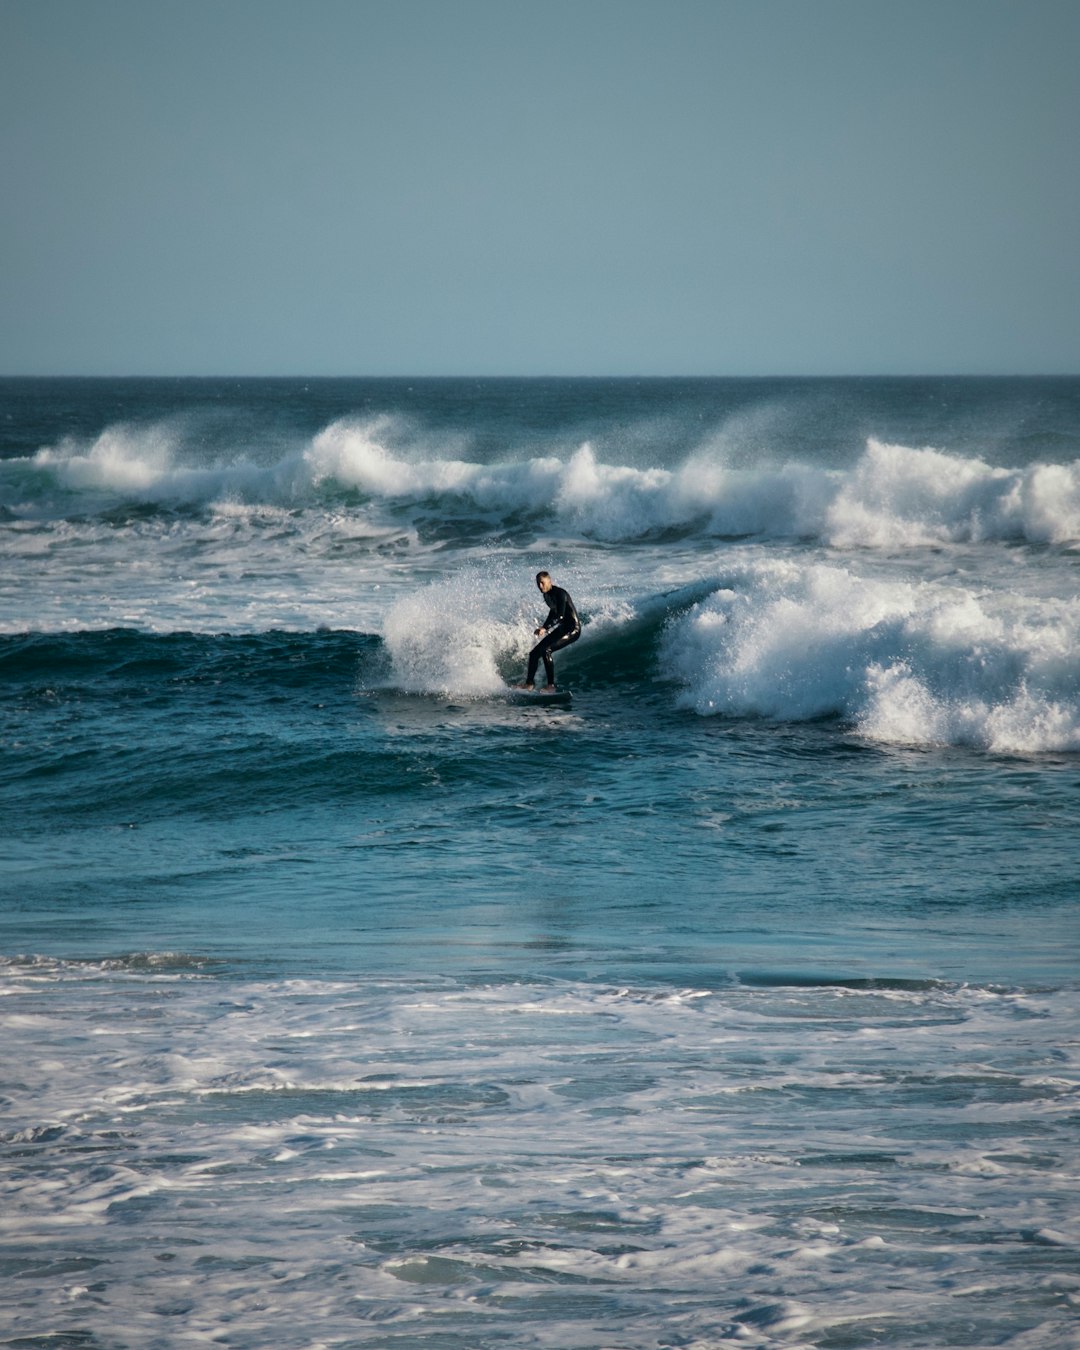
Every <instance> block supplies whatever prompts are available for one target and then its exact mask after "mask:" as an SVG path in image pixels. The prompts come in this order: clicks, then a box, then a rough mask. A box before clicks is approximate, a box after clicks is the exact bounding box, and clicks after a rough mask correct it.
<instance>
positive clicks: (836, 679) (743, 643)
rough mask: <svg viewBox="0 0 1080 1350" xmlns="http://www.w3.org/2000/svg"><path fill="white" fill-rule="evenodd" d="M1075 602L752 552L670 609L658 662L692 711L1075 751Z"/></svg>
mask: <svg viewBox="0 0 1080 1350" xmlns="http://www.w3.org/2000/svg"><path fill="white" fill-rule="evenodd" d="M1078 651H1080V600H1078V599H1073V600H1068V601H1066V600H1047V599H1043V600H1040V601H1038V602H1032V601H1030V600H1029V601H1027V602H1026V603H1025V604H1024V605H1021V604H1020V603H1018V602H1010V601H1009V600H1008V599H1005V598H1002V597H998V599H997V600H996V602H995V603H993V604H992V603H991V601H990V600H989V599H988V598H986V597H983V596H980V595H979V594H977V593H976V592H974V591H967V590H964V589H962V588H958V587H956V586H945V585H939V584H937V583H931V582H918V583H916V582H907V581H898V580H892V581H886V580H870V579H866V578H862V577H857V576H855V575H853V574H852V573H851V572H849V571H848V570H847V569H845V568H842V567H832V566H826V565H821V564H818V565H814V566H809V567H799V566H796V565H795V564H794V563H791V562H779V561H776V562H773V561H768V562H762V563H758V564H755V565H751V566H748V567H746V568H744V569H742V570H740V571H739V572H738V573H736V574H733V575H732V576H731V577H730V578H728V579H727V584H726V585H723V586H720V587H718V588H717V589H716V590H714V591H713V593H712V594H711V595H710V596H709V597H708V598H707V599H704V600H702V601H699V602H698V603H696V604H694V605H692V606H690V607H689V608H688V609H687V610H685V611H684V612H682V613H678V614H675V615H673V616H672V618H671V620H670V622H669V624H668V626H667V629H666V631H665V633H664V636H663V638H662V641H661V646H660V669H661V672H662V673H663V674H664V675H665V676H666V677H667V678H669V679H672V680H675V681H677V682H678V683H679V684H681V685H682V686H683V693H682V695H681V701H682V702H683V703H684V704H685V706H687V707H690V708H693V709H694V710H695V711H697V712H699V713H702V714H706V715H707V714H717V713H726V714H729V715H741V716H745V715H756V716H764V717H771V718H776V719H779V720H785V721H805V720H810V719H814V718H819V717H829V716H837V717H842V718H845V719H848V720H850V721H851V722H852V723H853V724H854V725H855V726H856V727H857V728H858V730H859V731H860V732H862V733H863V734H864V735H866V736H867V737H869V738H871V739H874V740H878V741H883V742H889V743H893V744H909V745H927V744H949V745H970V746H975V747H978V748H980V749H985V750H989V751H992V752H999V753H1005V754H1037V753H1042V752H1047V751H1062V750H1067V751H1075V750H1080V665H1078V663H1077V660H1076V653H1077V652H1078Z"/></svg>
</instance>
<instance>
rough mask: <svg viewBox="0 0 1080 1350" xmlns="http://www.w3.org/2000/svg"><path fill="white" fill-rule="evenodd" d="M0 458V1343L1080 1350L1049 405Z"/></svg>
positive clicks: (1060, 399)
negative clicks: (533, 641) (529, 696)
mask: <svg viewBox="0 0 1080 1350" xmlns="http://www.w3.org/2000/svg"><path fill="white" fill-rule="evenodd" d="M0 452H2V455H3V457H2V458H0V549H2V551H3V557H4V567H3V569H2V571H0V596H2V597H3V608H2V611H0V614H2V624H0V630H2V631H0V681H2V703H0V746H2V758H0V801H2V804H3V819H4V831H3V841H2V843H0V888H2V900H0V954H2V955H0V981H2V983H0V989H2V992H3V994H4V997H3V999H2V1000H0V1017H3V1020H4V1037H3V1050H2V1051H0V1056H2V1061H3V1063H2V1084H3V1086H2V1089H0V1090H2V1099H3V1108H4V1123H3V1125H2V1127H0V1129H2V1150H3V1155H4V1169H5V1170H4V1177H3V1181H2V1185H3V1204H2V1205H0V1214H2V1216H3V1217H2V1218H0V1233H2V1250H0V1282H2V1283H3V1284H4V1286H5V1291H4V1294H5V1296H4V1300H3V1304H4V1306H5V1308H6V1309H7V1310H8V1311H7V1312H5V1313H4V1314H3V1317H4V1318H6V1323H4V1322H0V1327H4V1330H5V1333H6V1335H7V1337H8V1341H7V1343H34V1344H37V1343H42V1344H45V1343H55V1344H79V1345H88V1346H94V1345H101V1346H112V1345H127V1344H132V1345H134V1344H140V1345H143V1344H173V1343H176V1344H184V1343H190V1342H191V1341H193V1340H195V1339H208V1340H214V1341H216V1342H217V1343H221V1344H229V1345H244V1346H252V1347H255V1346H264V1345H267V1344H275V1345H277V1344H280V1345H283V1346H316V1345H335V1346H337V1345H353V1344H356V1345H365V1346H383V1345H385V1346H403V1347H404V1346H409V1347H412V1346H417V1347H419V1346H431V1347H434V1346H439V1347H443V1346H454V1347H458V1346H460V1347H473V1346H478V1345H489V1344H499V1345H502V1344H506V1345H513V1346H533V1345H536V1346H558V1347H576V1346H582V1347H585V1346H590V1347H603V1346H612V1347H615V1346H634V1347H652V1346H657V1347H659V1346H710V1347H712V1346H727V1345H731V1346H736V1345H739V1346H743V1345H755V1346H763V1347H766V1346H783V1345H793V1344H803V1345H820V1346H840V1345H844V1346H856V1345H903V1346H935V1347H936V1346H944V1345H963V1346H984V1345H987V1344H998V1343H1008V1342H1009V1340H1010V1338H1012V1340H1013V1342H1014V1343H1016V1344H1023V1345H1024V1346H1047V1347H1049V1346H1054V1347H1057V1346H1061V1345H1067V1344H1080V1342H1078V1341H1077V1338H1076V1334H1075V1327H1076V1320H1075V1306H1076V1302H1075V1301H1076V1298H1077V1297H1078V1296H1080V1283H1078V1281H1077V1277H1076V1274H1075V1272H1076V1252H1077V1245H1078V1241H1080V1219H1078V1215H1077V1207H1076V1203H1075V1194H1076V1189H1075V1185H1076V1179H1077V1178H1076V1173H1077V1164H1078V1156H1080V1150H1078V1149H1077V1145H1076V1131H1075V1121H1076V1106H1077V1050H1076V1047H1077V1045H1078V1044H1080V1039H1078V1035H1077V1032H1078V1029H1080V1028H1078V1022H1080V1019H1078V1017H1077V998H1076V993H1077V977H1076V971H1077V960H1076V958H1077V936H1078V932H1077V918H1076V914H1077V910H1076V898H1077V895H1076V889H1077V870H1078V869H1077V861H1078V854H1077V845H1076V842H1075V841H1076V838H1077V829H1076V827H1077V817H1078V805H1080V761H1078V759H1077V753H1076V752H1077V750H1078V749H1080V663H1078V660H1077V652H1078V650H1080V648H1078V642H1077V639H1078V636H1080V602H1078V601H1077V594H1076V567H1077V558H1078V552H1077V550H1078V548H1080V542H1078V541H1080V469H1078V467H1077V464H1078V456H1080V381H1076V380H1050V381H1030V380H1019V381H866V380H857V381H487V382H478V381H426V382H423V381H415V382H411V381H404V380H403V381H324V382H304V381H265V382H259V381H245V382H230V381H217V382H214V381H10V380H8V381H0ZM539 567H546V568H548V569H549V570H550V571H551V572H552V574H553V576H554V577H555V579H556V581H557V582H558V583H559V584H562V585H565V586H566V587H567V588H568V589H569V590H570V591H571V593H572V594H573V596H574V598H575V601H576V602H577V605H578V608H579V610H580V611H581V613H582V617H583V619H584V622H585V627H584V632H583V636H582V638H581V640H580V642H578V643H577V644H576V645H575V646H574V647H573V648H571V649H570V650H568V651H566V652H564V653H561V654H560V655H559V657H557V665H558V675H559V681H560V684H562V685H564V686H565V687H569V688H571V689H572V691H573V695H574V699H573V703H572V705H571V706H570V707H569V708H531V707H525V708H522V707H516V706H512V705H510V704H508V703H507V702H505V700H504V699H503V698H502V697H501V694H502V692H503V691H504V690H505V687H506V685H507V684H509V683H513V682H514V681H515V680H517V679H520V678H521V674H522V671H523V665H524V659H525V655H526V653H527V650H528V646H529V643H530V635H531V632H532V629H533V628H534V627H535V626H536V624H537V623H538V622H539V620H540V618H541V610H542V606H541V605H540V604H539V601H538V597H537V594H536V591H535V587H534V585H533V573H534V572H535V571H536V570H537V569H538V568H539ZM118 1327H124V1328H127V1330H125V1331H123V1332H120V1331H118V1330H117V1328H118ZM47 1338H52V1339H51V1340H50V1339H47ZM65 1338H66V1339H65ZM1070 1338H1071V1339H1070Z"/></svg>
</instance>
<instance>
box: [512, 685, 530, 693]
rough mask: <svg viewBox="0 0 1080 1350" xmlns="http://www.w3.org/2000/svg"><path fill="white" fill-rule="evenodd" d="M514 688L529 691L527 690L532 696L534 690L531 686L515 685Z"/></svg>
mask: <svg viewBox="0 0 1080 1350" xmlns="http://www.w3.org/2000/svg"><path fill="white" fill-rule="evenodd" d="M514 688H515V689H527V690H528V691H529V693H530V694H531V693H532V688H533V687H532V685H531V684H515V685H514Z"/></svg>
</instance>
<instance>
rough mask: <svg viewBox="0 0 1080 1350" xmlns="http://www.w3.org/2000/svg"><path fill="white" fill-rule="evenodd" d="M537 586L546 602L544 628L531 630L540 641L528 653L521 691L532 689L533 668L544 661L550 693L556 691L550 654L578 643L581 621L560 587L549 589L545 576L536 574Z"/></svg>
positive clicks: (572, 604) (546, 575)
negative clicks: (527, 665) (572, 643)
mask: <svg viewBox="0 0 1080 1350" xmlns="http://www.w3.org/2000/svg"><path fill="white" fill-rule="evenodd" d="M536 584H537V586H538V587H539V588H540V593H541V595H542V596H543V597H544V599H545V600H546V601H547V607H548V616H547V618H546V619H545V620H544V626H543V627H542V628H537V629H535V630H534V631H535V632H536V635H537V636H538V637H539V639H540V641H539V642H538V643H537V644H536V646H535V647H534V648H533V649H532V651H531V652H530V653H529V671H528V674H527V675H526V676H525V683H524V684H523V685H522V686H521V687H522V688H523V689H531V688H532V687H533V681H534V680H535V678H536V667H537V666H538V665H539V664H540V662H541V661H543V663H544V670H545V672H546V673H547V688H548V692H549V693H550V692H551V691H552V690H553V689H554V688H555V662H554V661H553V660H552V659H551V654H552V652H557V651H559V650H560V649H561V648H563V647H569V646H570V644H571V642H576V641H577V640H578V638H579V637H580V636H581V620H580V619H579V618H578V616H577V610H576V609H575V608H574V602H573V600H571V599H570V597H569V595H568V594H567V593H566V591H564V590H563V588H562V587H561V586H554V585H552V581H551V577H550V576H549V575H548V573H547V572H537V574H536Z"/></svg>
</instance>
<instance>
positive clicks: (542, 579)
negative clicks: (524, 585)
mask: <svg viewBox="0 0 1080 1350" xmlns="http://www.w3.org/2000/svg"><path fill="white" fill-rule="evenodd" d="M536 584H537V586H539V587H540V589H541V590H542V591H543V592H544V594H545V595H546V594H547V593H548V591H550V590H551V576H550V574H549V573H547V572H537V574H536Z"/></svg>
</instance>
